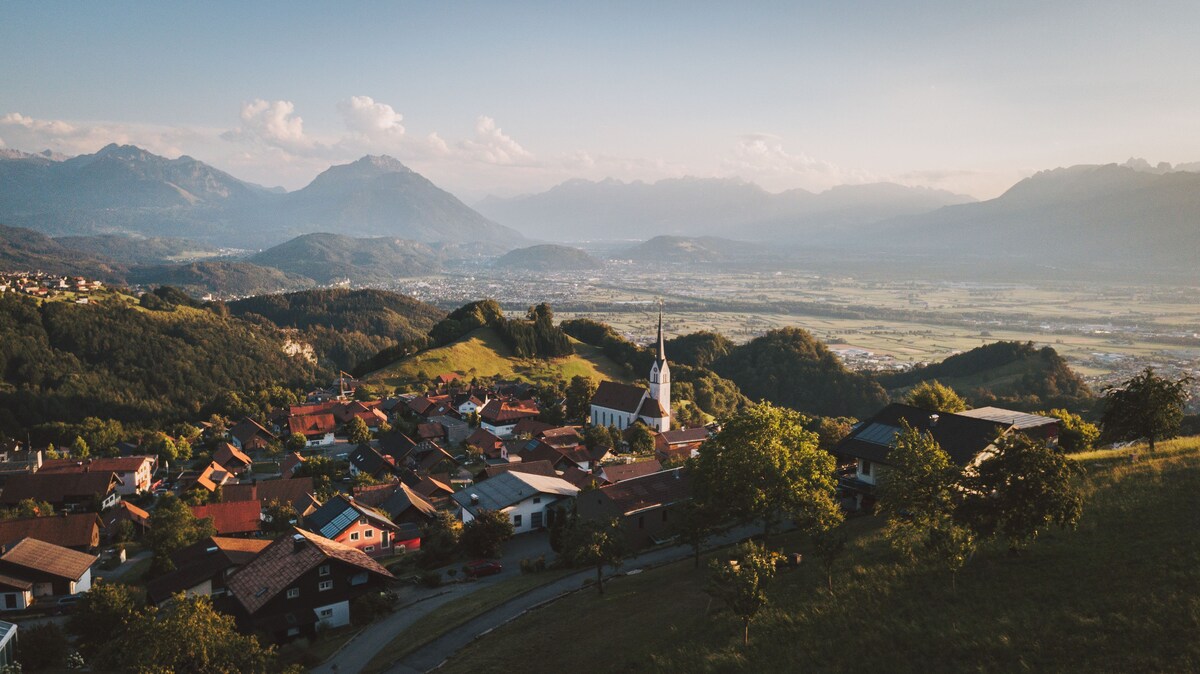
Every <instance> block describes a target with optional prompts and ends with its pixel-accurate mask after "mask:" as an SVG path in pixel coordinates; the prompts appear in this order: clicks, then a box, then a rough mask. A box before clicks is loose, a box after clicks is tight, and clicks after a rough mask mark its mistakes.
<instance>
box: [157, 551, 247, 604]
mask: <svg viewBox="0 0 1200 674" xmlns="http://www.w3.org/2000/svg"><path fill="white" fill-rule="evenodd" d="M270 544H271V541H270V540H267V539H262V538H229V537H225V536H210V537H208V538H205V539H204V540H202V541H199V542H197V543H193V544H192V545H189V546H187V547H185V548H181V549H179V550H176V551H175V552H173V553H171V562H172V563H174V564H175V570H174V571H171V572H170V573H167V574H166V575H163V576H159V577H158V578H155V579H153V580H151V581H150V582H149V583H147V584H146V594H147V596H148V598H149V599H150V601H151V602H153V603H155V604H162V603H163V602H165V601H167V600H168V599H170V598H171V597H172V596H173V595H175V594H177V593H179V592H184V593H187V594H188V595H204V596H208V597H220V596H222V595H224V594H225V593H226V592H227V589H226V581H227V580H228V578H229V576H230V575H231V574H232V573H233V572H234V571H236V570H237V569H239V568H241V567H243V566H245V565H246V564H248V563H250V560H252V559H254V558H255V557H256V556H257V555H258V553H260V552H262V551H263V550H264V549H266V547H267V546H268V545H270Z"/></svg>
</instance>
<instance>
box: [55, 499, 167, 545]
mask: <svg viewBox="0 0 1200 674" xmlns="http://www.w3.org/2000/svg"><path fill="white" fill-rule="evenodd" d="M104 516H105V517H104V526H105V528H108V527H111V526H112V525H113V524H116V522H117V521H118V520H122V519H127V520H129V521H130V522H133V523H134V524H137V525H140V526H143V527H148V526H150V513H148V512H146V511H145V510H142V509H141V508H139V507H137V506H135V505H133V504H132V503H130V502H129V501H121V502H119V503H117V505H116V506H115V507H113V509H112V510H106V511H104ZM60 545H61V543H60Z"/></svg>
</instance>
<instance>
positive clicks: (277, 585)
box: [228, 529, 394, 642]
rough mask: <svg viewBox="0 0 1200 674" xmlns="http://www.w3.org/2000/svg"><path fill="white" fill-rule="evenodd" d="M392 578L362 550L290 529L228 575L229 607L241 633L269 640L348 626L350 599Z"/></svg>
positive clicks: (310, 635) (280, 640)
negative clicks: (262, 636)
mask: <svg viewBox="0 0 1200 674" xmlns="http://www.w3.org/2000/svg"><path fill="white" fill-rule="evenodd" d="M393 578H394V577H393V576H392V574H391V573H389V572H388V570H387V569H385V568H383V567H382V566H380V565H379V564H378V563H376V562H375V561H374V560H372V559H371V558H370V557H368V556H367V555H366V553H364V552H362V551H361V550H358V549H356V548H352V547H350V546H347V545H342V544H341V543H337V542H335V541H331V540H329V539H327V538H324V537H322V536H319V535H317V534H313V533H309V532H307V531H303V530H300V529H296V530H295V532H294V533H293V534H292V535H291V536H283V537H281V538H279V539H277V540H275V541H274V542H272V543H271V544H270V545H268V546H267V547H266V548H265V549H264V550H263V551H262V552H260V553H259V554H258V555H257V556H256V557H255V558H254V559H253V560H251V561H250V562H249V563H248V564H246V565H245V566H243V567H242V568H240V569H238V570H237V571H236V572H234V573H233V575H231V576H230V577H229V580H228V588H229V592H230V594H231V595H232V601H231V602H230V603H229V605H230V606H231V608H232V611H233V613H234V615H235V617H236V618H237V620H238V625H239V627H240V628H241V631H242V632H243V633H246V634H249V633H252V632H259V633H262V634H265V635H267V637H268V638H269V639H271V640H272V641H275V642H282V641H286V640H288V639H292V638H295V637H299V636H305V637H313V636H316V633H317V630H318V628H321V629H329V628H334V627H341V626H343V625H349V624H350V618H351V615H350V601H351V600H352V599H354V598H355V597H358V596H360V595H362V594H365V593H367V592H373V591H378V590H379V589H381V587H382V586H383V584H384V583H386V582H387V581H388V580H392V579H393Z"/></svg>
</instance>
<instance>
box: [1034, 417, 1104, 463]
mask: <svg viewBox="0 0 1200 674" xmlns="http://www.w3.org/2000/svg"><path fill="white" fill-rule="evenodd" d="M1038 414H1040V415H1042V416H1044V417H1054V418H1055V419H1058V421H1059V424H1058V446H1059V447H1061V448H1062V450H1063V451H1064V452H1066V453H1068V454H1074V453H1076V452H1086V451H1088V450H1090V449H1092V447H1093V445H1095V444H1096V441H1097V440H1099V439H1100V428H1099V427H1097V426H1096V424H1092V423H1088V422H1086V421H1084V420H1083V417H1081V416H1079V415H1078V414H1074V413H1072V412H1070V411H1068V410H1064V409H1053V410H1050V411H1049V412H1038Z"/></svg>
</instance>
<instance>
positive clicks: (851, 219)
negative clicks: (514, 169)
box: [476, 178, 973, 242]
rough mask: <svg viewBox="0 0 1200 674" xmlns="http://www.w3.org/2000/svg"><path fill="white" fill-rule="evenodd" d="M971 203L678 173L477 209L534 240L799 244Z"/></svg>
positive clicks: (919, 193)
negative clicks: (777, 186)
mask: <svg viewBox="0 0 1200 674" xmlns="http://www.w3.org/2000/svg"><path fill="white" fill-rule="evenodd" d="M971 201H973V199H971V198H970V197H966V196H963V195H958V194H952V193H950V192H946V191H942V190H931V189H927V188H920V187H905V186H902V185H895V184H891V183H876V184H868V185H842V186H839V187H835V188H832V189H830V190H827V191H825V192H821V193H812V192H808V191H805V190H801V189H795V190H788V191H786V192H780V193H771V192H768V191H766V190H764V189H763V188H762V187H759V186H758V185H756V184H754V183H750V182H745V181H742V180H734V179H723V178H677V179H668V180H660V181H658V182H655V183H645V182H641V181H636V182H631V183H627V182H622V181H619V180H612V179H609V180H602V181H599V182H593V181H588V180H571V181H567V182H565V183H562V184H560V185H558V186H556V187H553V188H551V189H550V190H548V191H546V192H543V193H540V194H534V195H527V196H521V197H514V198H511V199H501V198H497V197H488V198H486V199H484V200H483V201H481V202H479V203H478V204H476V208H478V209H479V210H480V211H482V212H483V213H484V214H486V215H488V216H489V217H491V218H492V219H494V220H496V221H497V222H501V223H504V224H507V225H509V226H510V227H514V228H516V229H519V230H521V231H522V232H524V233H525V234H526V235H528V236H530V237H533V238H542V239H552V240H589V239H634V240H645V239H649V238H652V237H654V236H659V235H664V234H667V235H680V236H723V237H731V236H734V235H735V234H734V233H736V237H737V238H741V239H753V240H768V239H769V240H775V241H779V240H783V241H788V242H800V241H803V240H805V239H806V238H808V237H810V236H812V235H813V234H814V233H824V232H827V231H834V230H838V229H840V228H845V227H856V226H859V225H866V224H871V223H874V222H878V221H880V220H884V219H887V218H891V217H896V216H900V215H910V214H915V213H926V212H929V211H932V210H935V209H937V208H940V207H942V206H946V205H950V204H962V203H968V202H971Z"/></svg>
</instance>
